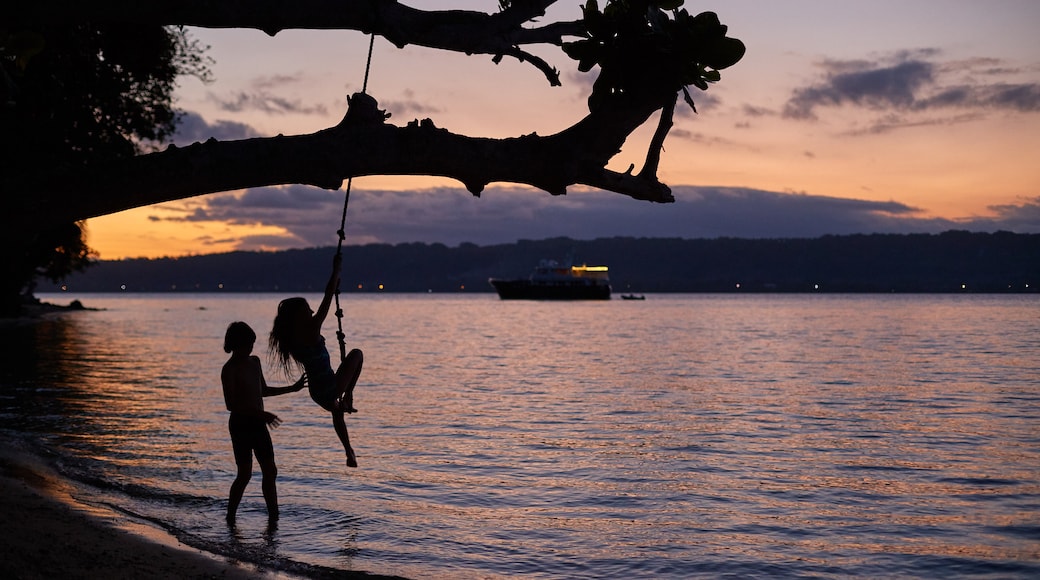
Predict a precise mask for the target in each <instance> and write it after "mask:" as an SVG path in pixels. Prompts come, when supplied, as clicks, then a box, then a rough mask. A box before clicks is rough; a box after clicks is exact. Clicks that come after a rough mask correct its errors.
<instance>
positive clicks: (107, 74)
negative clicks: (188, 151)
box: [0, 19, 209, 308]
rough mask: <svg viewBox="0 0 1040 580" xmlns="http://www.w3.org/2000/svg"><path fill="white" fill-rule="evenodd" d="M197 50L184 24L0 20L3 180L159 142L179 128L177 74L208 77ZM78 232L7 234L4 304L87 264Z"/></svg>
mask: <svg viewBox="0 0 1040 580" xmlns="http://www.w3.org/2000/svg"><path fill="white" fill-rule="evenodd" d="M203 51H204V48H203V47H200V46H199V45H198V44H197V43H196V42H195V41H193V40H192V39H191V38H190V37H189V36H188V35H187V33H186V31H185V29H184V28H181V27H163V26H159V25H154V26H141V25H136V24H135V25H125V24H119V23H103V24H99V23H92V22H89V21H76V22H72V21H66V20H57V19H55V20H47V21H41V22H36V23H23V29H21V30H5V29H3V27H2V26H0V155H2V157H3V159H4V164H5V166H7V167H10V168H12V171H10V172H8V175H6V176H3V177H0V180H2V179H7V178H11V174H21V175H22V176H24V175H29V176H32V175H40V176H43V175H47V174H50V173H52V172H55V171H61V170H66V169H68V168H70V167H83V166H88V165H90V164H96V163H99V162H107V161H112V160H115V159H126V158H129V157H132V156H134V155H137V154H138V153H141V152H145V151H148V150H150V149H152V148H153V147H154V146H155V144H158V143H162V142H163V141H165V140H166V139H168V138H169V137H170V136H171V135H172V133H173V131H174V129H175V127H176V122H177V116H178V115H177V112H176V110H175V109H174V108H173V106H172V97H173V90H174V88H175V86H176V85H175V81H176V79H177V77H178V76H179V75H182V74H192V75H196V76H199V77H200V78H204V79H205V78H207V77H208V74H209V73H208V68H207V65H208V61H207V60H206V59H205V57H204V56H203ZM5 189H6V188H5ZM40 211H41V212H46V211H48V210H47V208H46V207H42V208H40ZM82 232H83V228H82V227H81V224H78V223H77V224H65V225H59V226H58V227H55V228H41V229H37V230H36V231H35V232H34V233H33V234H31V235H29V236H27V237H26V236H22V237H20V238H18V239H10V238H9V237H8V236H4V238H3V247H2V248H0V252H2V253H3V254H4V256H3V258H4V266H3V270H4V271H3V275H4V278H5V282H4V284H3V289H2V290H3V293H4V294H5V295H6V296H5V298H6V300H7V302H8V303H10V302H11V300H12V299H11V297H10V294H12V293H16V292H17V293H20V292H22V291H24V290H25V289H26V288H27V287H29V286H31V284H32V280H33V278H34V277H35V276H37V275H43V276H46V277H48V278H50V279H57V278H60V277H62V276H64V275H65V274H67V273H69V272H72V271H75V270H79V269H82V268H84V267H86V266H88V265H89V264H90V262H91V260H92V258H93V256H94V253H93V251H92V250H90V248H88V247H87V245H86V242H85V240H84V239H83V235H82ZM8 308H9V307H8Z"/></svg>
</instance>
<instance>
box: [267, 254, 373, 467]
mask: <svg viewBox="0 0 1040 580" xmlns="http://www.w3.org/2000/svg"><path fill="white" fill-rule="evenodd" d="M340 267H341V258H340V256H339V254H337V255H336V257H335V258H334V259H333V261H332V276H331V277H330V278H329V282H328V284H326V285H325V295H324V297H323V298H322V300H321V304H320V305H318V310H317V311H313V310H311V308H310V305H309V304H308V303H307V300H306V299H304V298H301V297H296V298H286V299H285V300H282V301H281V302H280V303H279V304H278V314H277V315H276V316H275V319H274V325H273V327H272V328H271V336H270V340H269V346H270V351H271V354H272V356H273V357H274V358H275V359H276V360H277V361H278V362H279V363H280V364H281V366H282V368H283V369H284V370H285V373H286V375H291V374H292V373H293V371H294V370H296V369H299V368H301V367H302V368H303V370H304V371H305V372H306V376H307V388H308V390H309V391H310V394H311V399H313V400H314V402H315V403H317V404H318V405H320V406H321V408H322V409H325V410H326V411H328V412H330V413H332V425H333V427H334V428H335V429H336V435H337V436H339V440H340V443H342V444H343V451H344V452H346V454H347V467H357V457H356V456H355V455H354V449H353V448H352V447H351V446H350V436H349V434H348V433H347V425H346V422H345V421H344V419H343V415H344V413H356V412H357V409H355V408H354V385H356V384H357V380H358V377H359V376H360V375H361V366H362V364H363V363H364V356H363V355H362V353H361V351H360V350H358V349H356V348H355V349H352V350H351V351H350V352H349V353H347V356H346V358H345V359H344V360H343V362H342V363H340V365H339V368H338V369H337V370H336V372H333V371H332V362H331V360H330V359H329V351H328V349H327V348H326V347H325V338H324V337H322V336H321V325H322V323H324V322H325V317H326V316H328V314H329V306H330V305H331V304H332V297H333V294H335V292H336V287H337V286H338V284H339V273H340Z"/></svg>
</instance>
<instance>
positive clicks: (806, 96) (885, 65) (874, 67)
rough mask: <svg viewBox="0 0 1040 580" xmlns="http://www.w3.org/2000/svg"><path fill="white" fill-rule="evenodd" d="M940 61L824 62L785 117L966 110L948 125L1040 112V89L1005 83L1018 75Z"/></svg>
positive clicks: (991, 66) (980, 61)
mask: <svg viewBox="0 0 1040 580" xmlns="http://www.w3.org/2000/svg"><path fill="white" fill-rule="evenodd" d="M938 56H939V54H938V52H937V51H919V52H917V53H914V54H910V53H901V54H898V55H895V56H893V57H890V58H887V59H883V60H882V61H878V62H867V61H827V62H824V63H822V64H821V68H822V70H823V73H824V74H823V78H822V79H821V80H820V81H818V82H816V83H814V84H812V85H811V86H808V87H805V88H800V89H796V90H795V91H794V92H793V94H792V95H791V98H790V99H789V100H788V101H787V103H786V105H785V106H784V110H783V115H784V116H785V117H787V118H790V119H803V120H812V119H816V112H817V110H818V109H820V108H824V107H840V106H855V107H861V108H866V109H870V110H877V111H884V112H888V113H891V112H901V113H906V114H911V113H922V112H928V111H947V110H960V111H961V113H960V114H957V115H955V116H953V117H951V118H949V119H945V120H944V122H947V123H949V122H958V121H963V120H965V119H971V118H977V116H974V115H972V113H975V114H976V115H977V114H981V113H983V112H986V111H993V110H1003V111H1012V112H1021V113H1033V112H1038V111H1040V84H1037V83H1011V82H1007V81H1006V80H1003V78H1006V77H1007V76H1008V75H1012V74H1015V73H1016V72H1017V71H1016V70H1015V69H1014V68H1012V67H1007V66H1002V63H1001V62H1000V61H998V60H996V59H991V58H976V59H970V60H964V61H950V62H940V61H938V60H937V59H938ZM965 111H967V112H968V113H965Z"/></svg>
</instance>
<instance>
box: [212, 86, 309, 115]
mask: <svg viewBox="0 0 1040 580" xmlns="http://www.w3.org/2000/svg"><path fill="white" fill-rule="evenodd" d="M208 98H209V100H210V101H212V102H214V103H216V105H217V106H218V107H220V109H221V110H224V111H227V112H229V113H241V112H243V111H260V112H262V113H267V114H268V115H285V114H289V113H293V114H299V115H327V114H328V108H327V107H325V105H322V104H318V105H305V104H303V103H302V102H301V101H300V100H299V99H287V98H285V97H279V96H276V95H273V94H271V93H270V92H268V91H267V90H266V89H264V88H260V89H258V90H256V91H254V92H246V91H239V92H237V93H233V94H231V95H230V96H226V97H220V96H218V95H216V94H214V93H210V94H209V95H208Z"/></svg>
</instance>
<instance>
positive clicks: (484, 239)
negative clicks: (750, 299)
mask: <svg viewBox="0 0 1040 580" xmlns="http://www.w3.org/2000/svg"><path fill="white" fill-rule="evenodd" d="M674 194H675V197H676V199H677V201H676V202H675V203H674V204H650V203H646V202H639V201H635V200H632V199H629V198H627V197H623V196H619V195H616V194H610V193H604V192H600V191H574V192H572V193H570V194H568V195H566V196H559V197H553V196H550V195H548V194H546V193H544V192H539V191H532V190H525V189H514V188H505V187H501V188H489V189H488V190H486V191H485V192H484V194H483V195H482V197H481V198H475V197H473V196H472V195H470V194H469V193H468V192H466V191H465V190H463V189H461V188H449V187H445V188H436V189H425V190H419V191H369V190H359V189H355V190H354V191H353V192H352V193H351V199H350V208H349V212H348V217H347V226H346V234H347V243H348V244H358V243H371V242H382V243H402V242H427V243H433V242H440V243H444V244H448V245H457V244H459V243H462V242H472V243H476V244H481V245H486V244H495V243H509V242H514V241H516V240H518V239H542V238H549V237H556V236H568V237H572V238H576V239H592V238H599V237H610V236H632V237H681V238H715V237H742V238H791V237H818V236H822V235H825V234H853V233H938V232H942V231H946V230H950V229H967V230H971V231H996V230H1008V231H1015V232H1021V233H1037V232H1040V198H1033V199H1024V200H1023V201H1022V203H1021V204H1011V205H1003V206H996V207H993V208H991V209H992V211H993V212H994V214H995V215H994V217H986V218H976V219H965V220H949V219H940V218H930V217H925V216H923V214H922V212H921V211H920V210H918V209H917V208H914V207H912V206H908V205H906V204H903V203H900V202H897V201H871V200H862V199H846V198H836V197H828V196H825V195H809V194H806V193H790V192H775V191H762V190H756V189H747V188H735V187H734V188H726V187H695V186H681V187H676V188H674ZM204 201H205V202H206V207H205V208H204V209H197V210H195V211H194V212H191V213H187V214H185V215H184V216H181V217H178V218H166V219H173V220H180V221H197V220H216V221H226V222H229V223H234V224H253V225H267V226H277V227H281V228H284V229H285V230H286V231H287V232H288V234H287V235H286V236H282V237H279V236H270V235H264V236H258V237H254V238H247V239H243V240H241V241H240V242H239V247H241V248H250V249H259V248H267V249H273V248H291V247H309V246H330V245H335V244H336V242H337V235H336V230H338V229H339V220H340V216H341V212H342V204H343V192H342V191H325V190H321V189H317V188H312V187H307V186H292V187H285V188H258V189H252V190H249V191H247V192H246V193H245V194H244V195H232V194H220V195H214V196H209V197H206V198H204Z"/></svg>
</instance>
